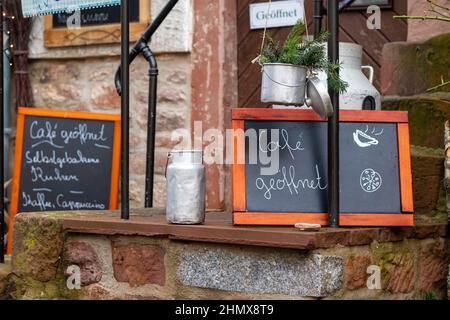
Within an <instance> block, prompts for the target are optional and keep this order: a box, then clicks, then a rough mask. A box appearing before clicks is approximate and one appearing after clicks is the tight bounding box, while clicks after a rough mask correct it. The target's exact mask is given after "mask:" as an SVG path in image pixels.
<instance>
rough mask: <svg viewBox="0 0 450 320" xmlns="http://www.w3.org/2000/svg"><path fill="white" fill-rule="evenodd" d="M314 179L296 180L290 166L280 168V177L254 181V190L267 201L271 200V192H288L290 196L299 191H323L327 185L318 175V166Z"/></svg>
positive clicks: (293, 170) (299, 192)
mask: <svg viewBox="0 0 450 320" xmlns="http://www.w3.org/2000/svg"><path fill="white" fill-rule="evenodd" d="M315 169H316V177H315V178H300V179H298V178H297V177H296V174H295V167H294V166H290V167H289V169H287V168H286V167H284V166H283V167H282V168H281V175H282V177H279V178H270V179H268V180H267V181H266V180H264V179H263V178H257V179H256V188H258V190H261V191H263V192H264V198H266V199H267V200H270V199H272V192H273V191H280V192H283V191H285V190H288V191H289V193H290V194H291V195H299V194H301V190H305V189H306V190H308V189H309V190H325V189H327V185H326V184H325V185H324V184H323V183H324V182H323V178H322V175H321V174H320V170H319V166H318V165H316V168H315Z"/></svg>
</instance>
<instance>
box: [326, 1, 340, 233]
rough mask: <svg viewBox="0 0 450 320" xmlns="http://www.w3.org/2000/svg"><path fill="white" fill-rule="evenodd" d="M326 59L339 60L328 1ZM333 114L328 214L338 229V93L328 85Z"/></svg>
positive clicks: (333, 8) (334, 13)
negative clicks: (328, 35)
mask: <svg viewBox="0 0 450 320" xmlns="http://www.w3.org/2000/svg"><path fill="white" fill-rule="evenodd" d="M328 31H329V32H330V38H329V40H328V59H329V60H330V61H332V62H336V61H338V60H339V11H338V2H337V1H335V0H328ZM328 91H329V94H330V97H331V102H332V103H333V107H334V113H333V115H332V116H331V117H330V119H329V120H328V214H329V217H328V219H329V226H330V227H331V228H338V227H339V210H340V208H339V92H336V91H335V90H333V89H332V88H331V86H330V84H328Z"/></svg>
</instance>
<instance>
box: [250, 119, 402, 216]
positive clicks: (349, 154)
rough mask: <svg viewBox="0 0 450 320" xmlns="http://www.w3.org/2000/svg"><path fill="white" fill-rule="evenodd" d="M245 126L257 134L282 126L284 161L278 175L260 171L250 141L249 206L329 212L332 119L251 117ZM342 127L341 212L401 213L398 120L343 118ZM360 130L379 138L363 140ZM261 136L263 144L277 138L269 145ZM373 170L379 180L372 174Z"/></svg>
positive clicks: (260, 209)
mask: <svg viewBox="0 0 450 320" xmlns="http://www.w3.org/2000/svg"><path fill="white" fill-rule="evenodd" d="M245 129H246V130H255V131H256V132H257V134H258V135H262V134H264V133H265V132H270V131H272V130H278V131H279V132H280V137H279V139H278V140H279V142H280V143H279V147H276V149H278V150H279V167H278V168H277V169H278V170H277V173H276V174H274V175H261V167H262V164H261V159H258V162H257V163H256V164H249V161H248V159H249V156H248V153H249V148H248V146H249V145H247V149H246V154H247V157H246V158H247V161H246V168H245V172H246V176H245V178H246V183H245V185H246V194H247V209H248V210H249V211H254V212H275V211H282V212H298V211H299V210H301V211H302V212H311V213H314V212H327V210H328V208H327V175H328V170H327V169H328V168H327V124H326V123H323V122H283V121H276V122H275V121H271V122H264V121H248V122H246V123H245ZM340 130H341V131H340V147H341V150H342V151H341V153H340V176H341V181H340V184H341V193H340V203H341V212H368V213H369V212H372V213H401V208H400V186H399V175H398V147H397V126H396V124H385V123H383V124H380V123H365V124H362V123H343V124H342V125H341V129H340ZM358 131H360V132H368V133H369V134H372V136H374V137H376V139H377V141H378V144H377V145H368V146H367V147H361V146H359V145H358V144H357V143H356V142H355V141H354V135H353V134H354V133H356V132H358ZM357 139H358V138H357ZM261 140H262V139H258V149H259V150H266V149H267V146H268V144H274V142H273V141H271V139H270V137H269V139H268V141H267V143H266V144H265V145H261ZM358 141H359V140H358ZM270 149H271V150H275V148H270ZM269 156H270V153H269ZM374 173H375V176H374V179H376V181H375V180H373V179H372V177H371V176H372V175H373V174H374Z"/></svg>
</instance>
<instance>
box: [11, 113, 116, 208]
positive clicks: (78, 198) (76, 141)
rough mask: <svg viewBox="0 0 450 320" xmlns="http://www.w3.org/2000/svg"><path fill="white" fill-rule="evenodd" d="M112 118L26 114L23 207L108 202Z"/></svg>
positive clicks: (101, 204) (89, 205) (102, 204)
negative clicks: (72, 117)
mask: <svg viewBox="0 0 450 320" xmlns="http://www.w3.org/2000/svg"><path fill="white" fill-rule="evenodd" d="M113 146H114V122H112V121H98V120H82V119H61V118H51V117H35V116H27V117H25V123H24V134H23V151H22V166H21V176H20V189H19V190H20V191H19V199H18V201H19V212H31V211H60V210H103V209H108V208H109V203H110V184H111V168H112V153H113Z"/></svg>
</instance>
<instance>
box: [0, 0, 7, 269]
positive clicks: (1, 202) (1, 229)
mask: <svg viewBox="0 0 450 320" xmlns="http://www.w3.org/2000/svg"><path fill="white" fill-rule="evenodd" d="M0 21H1V24H0V52H1V58H0V60H1V61H0V106H1V108H0V109H1V110H0V113H1V115H0V131H1V133H2V137H1V138H0V152H1V155H0V186H1V188H2V190H1V195H0V263H4V262H5V229H6V228H5V191H4V189H3V188H4V185H5V181H4V179H5V178H4V177H5V176H4V172H3V171H4V156H5V152H4V145H3V144H4V139H5V138H4V127H3V125H4V119H3V117H4V107H5V106H4V103H3V88H4V83H3V49H4V48H3V27H4V24H3V0H0Z"/></svg>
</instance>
